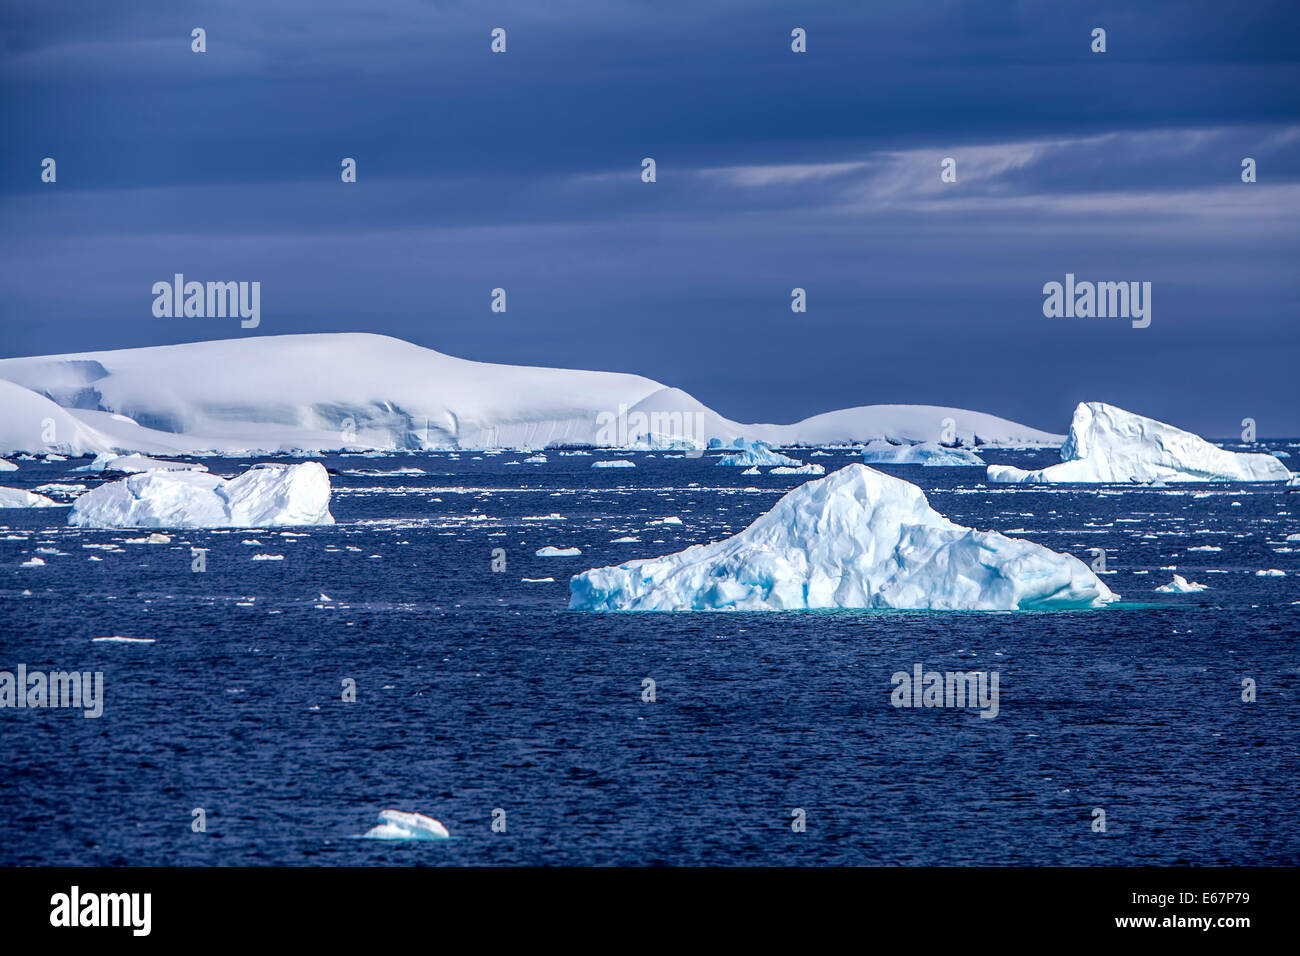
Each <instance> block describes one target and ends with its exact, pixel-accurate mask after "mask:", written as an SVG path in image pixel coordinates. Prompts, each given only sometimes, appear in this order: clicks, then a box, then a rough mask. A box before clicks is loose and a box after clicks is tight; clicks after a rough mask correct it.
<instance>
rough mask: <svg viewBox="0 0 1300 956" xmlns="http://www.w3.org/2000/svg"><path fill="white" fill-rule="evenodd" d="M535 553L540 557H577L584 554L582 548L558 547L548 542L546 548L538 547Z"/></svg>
mask: <svg viewBox="0 0 1300 956" xmlns="http://www.w3.org/2000/svg"><path fill="white" fill-rule="evenodd" d="M534 553H535V554H536V556H537V557H539V558H576V557H577V556H578V555H580V554H582V550H581V549H579V548H557V547H554V546H553V545H549V544H548V545H547V546H546V547H544V548H538V549H537V551H536V552H534Z"/></svg>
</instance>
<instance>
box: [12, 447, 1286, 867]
mask: <svg viewBox="0 0 1300 956" xmlns="http://www.w3.org/2000/svg"><path fill="white" fill-rule="evenodd" d="M1275 447H1284V446H1275ZM1291 450H1292V451H1293V452H1298V451H1300V450H1297V449H1295V448H1294V446H1291ZM795 454H797V455H799V457H801V458H803V460H805V461H814V462H819V463H822V464H824V465H825V466H826V467H827V470H828V471H830V470H831V469H833V468H836V467H840V466H842V465H844V464H847V463H849V462H850V461H853V460H856V458H854V456H852V455H850V454H849V453H847V452H842V451H835V450H830V453H829V454H828V455H826V456H816V457H809V456H808V454H807V453H806V452H804V453H802V454H800V453H798V452H796V453H795ZM525 457H527V456H526V455H523V454H517V453H513V454H503V455H495V456H493V455H487V456H480V455H478V454H477V453H468V452H466V453H461V454H459V455H452V454H425V455H403V456H391V457H360V456H330V457H327V458H326V459H324V464H326V465H327V466H328V467H330V468H332V469H336V470H337V471H338V472H339V474H337V475H334V476H332V481H333V484H334V489H335V492H334V500H333V504H332V510H333V513H334V516H335V517H336V519H337V520H338V524H337V525H336V526H334V527H328V528H308V529H292V530H291V531H290V532H289V533H284V532H282V531H281V530H274V529H262V530H257V531H245V530H234V531H217V532H213V531H181V532H173V533H172V538H171V541H170V542H169V543H166V544H145V543H129V542H127V541H126V539H128V538H138V537H141V536H142V533H141V532H123V531H82V530H76V529H70V528H67V527H65V525H64V521H65V520H66V515H67V509H66V508H58V509H24V510H0V669H7V670H10V671H13V670H15V669H16V667H17V665H18V664H20V663H21V664H25V665H26V666H27V668H28V669H29V670H73V669H76V670H82V671H102V672H103V675H104V686H105V690H104V697H105V700H104V715H103V717H101V718H99V719H86V718H84V717H82V716H81V714H80V712H77V711H71V710H53V709H45V710H39V709H36V710H33V709H23V710H11V709H5V710H0V739H2V740H3V758H2V760H0V864H31V863H41V864H226V865H240V864H331V865H358V864H364V865H374V864H427V865H439V864H628V865H645V864H775V865H803V864H894V863H897V864H1134V863H1136V864H1142V863H1152V864H1154V863H1165V864H1172V863H1192V864H1228V863H1234V864H1264V863H1272V864H1279V863H1290V864H1294V863H1297V862H1300V801H1298V800H1297V798H1296V794H1297V785H1298V784H1300V693H1298V691H1300V673H1298V671H1300V655H1298V653H1297V649H1298V648H1300V639H1298V638H1300V603H1298V602H1300V586H1297V582H1300V541H1287V536H1288V535H1289V534H1296V533H1298V532H1300V494H1294V493H1293V494H1288V493H1287V492H1286V489H1284V488H1281V487H1278V486H1270V485H1218V486H1211V485H1196V486H1191V485H1185V486H1171V487H1168V488H1159V487H1136V486H1135V487H1128V488H1116V487H1079V486H1066V487H1046V488H1044V487H1041V486H1040V487H1030V486H998V485H994V486H986V485H985V484H984V482H983V470H982V469H979V468H922V467H918V466H905V467H894V468H890V467H885V468H883V469H882V470H886V471H889V472H891V473H893V474H897V475H900V476H901V477H905V478H907V479H908V480H910V481H915V482H917V483H918V484H920V485H921V486H922V487H923V488H925V490H926V492H927V494H928V496H929V498H930V501H931V504H932V505H933V506H934V507H935V508H936V509H938V510H939V511H940V512H942V513H944V514H946V515H947V516H948V517H950V518H952V519H953V520H955V521H957V522H960V523H962V524H966V525H972V526H974V527H977V528H980V529H986V530H997V531H1002V532H1005V533H1008V534H1014V535H1016V536H1022V537H1026V538H1029V539H1032V540H1034V541H1037V542H1040V543H1042V544H1044V545H1047V546H1048V547H1051V548H1053V549H1055V550H1059V551H1068V552H1071V553H1073V554H1076V555H1078V556H1079V557H1081V558H1082V559H1084V560H1085V561H1088V562H1091V561H1092V560H1093V554H1092V553H1091V552H1090V551H1089V549H1093V548H1102V549H1105V550H1106V553H1107V567H1108V572H1109V573H1107V574H1106V575H1105V580H1106V581H1107V583H1108V584H1109V585H1110V587H1111V588H1112V589H1113V590H1115V591H1117V592H1119V593H1120V594H1121V595H1123V597H1124V603H1123V605H1122V606H1120V607H1112V608H1108V609H1106V610H1104V611H1077V612H1065V613H1015V614H987V613H899V612H855V611H842V612H829V613H798V614H774V613H768V614H752V613H751V614H739V613H713V614H605V615H596V614H586V613H579V612H572V611H569V610H567V609H566V608H567V602H568V580H569V577H570V576H571V575H572V574H575V573H577V572H579V571H582V570H585V569H587V568H590V567H598V566H602V565H607V564H616V563H619V562H622V561H625V560H628V559H631V558H638V557H649V556H656V555H660V554H666V553H668V552H672V551H677V550H680V549H681V548H683V547H686V546H687V545H690V544H695V543H700V542H705V541H709V540H715V539H717V538H719V537H723V536H726V535H729V534H732V533H735V532H737V531H739V530H741V529H743V528H744V527H745V526H746V525H747V524H748V523H749V522H751V521H752V520H753V519H754V518H755V517H757V516H758V515H759V514H761V513H762V512H764V511H766V510H767V509H768V508H770V507H771V505H772V504H773V502H775V501H776V499H777V498H779V497H780V495H781V494H783V493H784V492H785V491H788V490H789V489H791V488H793V487H795V486H796V485H798V484H799V483H801V482H803V481H806V480H808V479H807V478H806V477H803V476H792V477H778V476H769V475H767V474H766V473H764V474H762V475H757V476H743V477H742V476H741V475H740V469H736V468H720V467H716V466H715V465H714V460H713V459H712V458H711V457H705V458H702V459H689V458H676V457H666V456H665V455H663V454H658V455H647V454H632V455H622V454H620V455H618V456H613V455H602V454H597V455H595V456H594V457H585V456H570V455H560V454H558V453H556V452H554V451H552V452H548V453H547V456H546V457H547V461H546V462H545V463H538V464H523V463H521V462H522V460H523V459H524V458H525ZM602 457H609V458H612V457H624V458H628V459H631V460H633V461H634V462H635V463H636V465H637V467H636V468H632V469H593V468H591V467H590V466H591V463H592V461H593V460H596V459H599V458H602ZM985 457H986V458H987V460H988V461H990V462H1006V463H1014V464H1018V465H1021V466H1022V467H1039V466H1041V465H1043V464H1048V463H1050V461H1051V460H1052V459H1053V457H1054V454H1053V453H1051V452H1013V451H1002V452H998V451H993V452H987V453H986V455H985ZM1292 461H1294V459H1292ZM84 463H85V460H82V461H70V462H67V463H48V464H47V463H43V462H21V463H20V464H21V467H20V469H19V471H17V472H6V473H4V474H0V484H3V485H6V486H10V487H21V488H28V489H31V488H34V487H36V486H37V485H40V484H43V483H47V482H81V483H83V484H88V485H94V484H95V483H97V481H98V480H99V479H97V478H93V477H92V478H87V477H86V476H85V475H78V474H72V473H70V472H69V469H70V468H71V467H72V466H75V465H79V464H84ZM1289 463H1290V462H1289ZM207 464H208V465H209V466H210V467H211V469H212V470H213V471H214V472H216V473H218V474H225V475H230V474H235V473H238V472H239V471H242V470H243V466H244V464H246V463H244V462H238V461H232V460H229V459H211V460H208V461H207ZM1293 467H1295V466H1293ZM401 469H418V472H416V473H394V472H398V471H399V470H401ZM663 518H680V519H681V523H680V524H674V523H658V522H660V519H663ZM145 534H147V532H145ZM622 537H635V538H637V539H638V540H636V541H632V542H621V543H614V539H617V538H622ZM250 542H253V543H250ZM547 545H552V546H556V547H562V548H563V547H578V548H580V549H581V551H582V554H581V556H579V557H568V558H542V557H536V556H535V555H534V552H535V551H537V549H539V548H542V547H544V546H547ZM102 546H108V547H102ZM191 547H198V548H206V549H208V552H207V556H206V566H207V570H206V572H204V573H195V572H193V571H191V552H190V548H191ZM497 548H501V549H503V550H504V553H505V561H506V569H505V570H504V571H502V572H494V571H493V570H492V563H493V552H494V549H497ZM1195 548H1214V549H1216V550H1193V549H1195ZM38 552H43V553H38ZM257 555H279V556H281V557H282V560H254V558H255V556H257ZM34 556H37V557H41V558H42V559H43V560H44V561H45V564H44V565H41V566H31V567H23V566H22V564H23V562H25V561H28V560H29V559H31V558H32V557H34ZM95 558H99V559H100V560H94V559H95ZM1174 567H1176V568H1177V571H1178V573H1180V574H1182V575H1183V576H1184V577H1186V578H1188V579H1189V580H1193V581H1198V582H1200V583H1203V584H1206V585H1208V586H1209V590H1206V591H1203V592H1201V593H1198V594H1188V595H1165V594H1158V593H1155V592H1154V588H1155V587H1156V586H1157V585H1162V584H1165V583H1167V582H1168V581H1169V580H1170V578H1171V576H1172V574H1173V571H1172V570H1168V569H1170V568H1174ZM1267 569H1277V570H1281V571H1285V572H1286V576H1283V577H1276V576H1274V577H1261V576H1258V575H1257V574H1256V573H1255V572H1256V571H1259V570H1267ZM546 578H552V579H553V580H551V581H547V580H526V579H546ZM105 636H124V637H134V638H150V639H153V643H126V642H96V641H93V640H92V638H95V637H105ZM918 663H919V664H922V665H924V666H925V668H926V669H927V670H940V671H948V670H967V671H969V670H990V671H997V672H998V674H999V675H1000V712H999V714H998V716H997V717H996V718H995V719H991V720H990V719H981V718H980V717H979V713H978V711H977V710H972V709H964V710H963V709H944V708H931V709H896V708H895V707H893V706H892V705H891V703H890V692H891V689H892V684H891V680H890V678H891V675H892V674H894V673H895V672H896V671H900V670H901V671H911V669H912V667H913V665H914V664H918ZM646 678H651V679H653V680H654V682H655V697H656V699H655V701H654V702H653V703H650V702H644V701H643V700H642V693H643V680H644V679H646ZM1248 678H1249V679H1250V680H1253V681H1254V682H1255V686H1256V694H1257V699H1256V700H1255V701H1254V702H1253V703H1252V702H1244V701H1243V700H1242V694H1243V684H1242V682H1243V680H1246V679H1248ZM349 679H350V680H353V681H355V682H356V696H357V699H356V701H355V702H353V703H348V702H344V701H343V700H342V688H343V683H344V681H345V680H349ZM196 808H202V810H203V811H204V814H205V817H206V827H207V828H206V832H194V831H193V830H192V826H191V823H192V821H193V820H194V815H193V812H194V810H195V809H196ZM385 808H394V809H400V810H411V811H417V812H421V813H426V814H428V815H430V816H433V817H436V818H437V819H439V820H441V821H442V822H443V823H444V824H445V825H446V826H447V828H448V829H449V830H450V831H451V834H452V836H453V839H451V840H446V841H439V842H428V843H391V842H384V841H376V840H363V839H358V838H357V837H358V836H359V835H360V834H362V833H364V832H365V831H366V830H367V829H368V828H369V827H370V826H371V825H373V824H374V823H375V822H376V814H377V813H378V812H379V811H380V810H382V809H385ZM1096 808H1101V809H1104V810H1105V814H1106V830H1105V832H1104V833H1100V832H1094V830H1093V820H1094V809H1096ZM498 809H499V810H503V811H505V814H504V819H505V821H506V832H504V833H499V832H493V830H492V827H491V825H492V821H493V811H494V810H498ZM796 809H800V810H802V811H803V812H804V816H805V819H806V830H805V832H801V833H800V832H795V831H794V830H793V829H792V827H791V821H792V819H793V816H792V811H794V810H796ZM498 818H500V814H498Z"/></svg>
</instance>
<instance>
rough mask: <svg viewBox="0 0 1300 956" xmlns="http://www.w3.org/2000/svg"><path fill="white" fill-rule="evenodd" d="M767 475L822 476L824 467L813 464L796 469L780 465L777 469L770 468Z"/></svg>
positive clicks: (824, 471)
mask: <svg viewBox="0 0 1300 956" xmlns="http://www.w3.org/2000/svg"><path fill="white" fill-rule="evenodd" d="M768 474H769V475H824V474H826V466H825V465H819V464H817V463H816V462H813V463H812V464H810V465H800V466H799V467H798V468H791V467H787V466H785V465H781V466H780V467H779V468H772V469H770V470H769V471H768Z"/></svg>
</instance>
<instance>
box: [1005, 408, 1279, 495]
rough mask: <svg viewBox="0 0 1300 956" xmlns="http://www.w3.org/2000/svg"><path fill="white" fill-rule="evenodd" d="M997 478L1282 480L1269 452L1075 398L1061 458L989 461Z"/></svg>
mask: <svg viewBox="0 0 1300 956" xmlns="http://www.w3.org/2000/svg"><path fill="white" fill-rule="evenodd" d="M987 475H988V480H989V481H1000V482H1023V483H1034V482H1081V483H1084V482H1086V483H1104V482H1155V481H1163V482H1171V481H1177V482H1186V481H1286V480H1288V479H1289V478H1290V477H1291V472H1290V470H1289V469H1288V468H1287V467H1286V465H1284V464H1282V462H1281V461H1280V460H1278V459H1277V458H1274V457H1273V456H1272V455H1264V454H1247V453H1242V452H1231V451H1225V450H1224V449H1222V448H1220V447H1218V446H1217V445H1212V444H1211V443H1210V442H1208V441H1206V440H1205V439H1204V438H1201V437H1200V436H1199V435H1194V434H1192V433H1191V432H1187V431H1183V430H1182V429H1180V428H1175V427H1174V426H1173V425H1166V424H1165V423H1164V422H1158V421H1156V420H1155V419H1154V418H1144V417H1143V416H1141V415H1135V414H1133V413H1132V412H1126V411H1125V410H1124V409H1122V408H1116V407H1115V406H1114V405H1107V404H1105V403H1104V402H1080V403H1079V406H1078V407H1077V408H1075V410H1074V420H1073V421H1071V422H1070V433H1069V435H1067V436H1066V439H1065V444H1063V445H1062V446H1061V462H1060V464H1057V465H1049V466H1048V467H1046V468H1040V469H1038V470H1037V471H1024V470H1023V469H1020V468H1015V467H1012V466H1011V465H989V467H988V472H987Z"/></svg>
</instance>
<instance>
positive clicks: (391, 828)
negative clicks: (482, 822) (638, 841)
mask: <svg viewBox="0 0 1300 956" xmlns="http://www.w3.org/2000/svg"><path fill="white" fill-rule="evenodd" d="M364 836H365V839H367V840H446V839H449V838H450V837H451V834H450V833H448V832H447V828H446V827H444V826H443V825H442V824H441V823H439V822H438V821H437V820H435V819H434V818H433V817H426V816H425V815H424V814H423V813H403V812H402V811H401V810H380V811H379V825H378V826H374V827H371V828H370V829H369V830H367V831H366V832H365V834H364Z"/></svg>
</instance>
